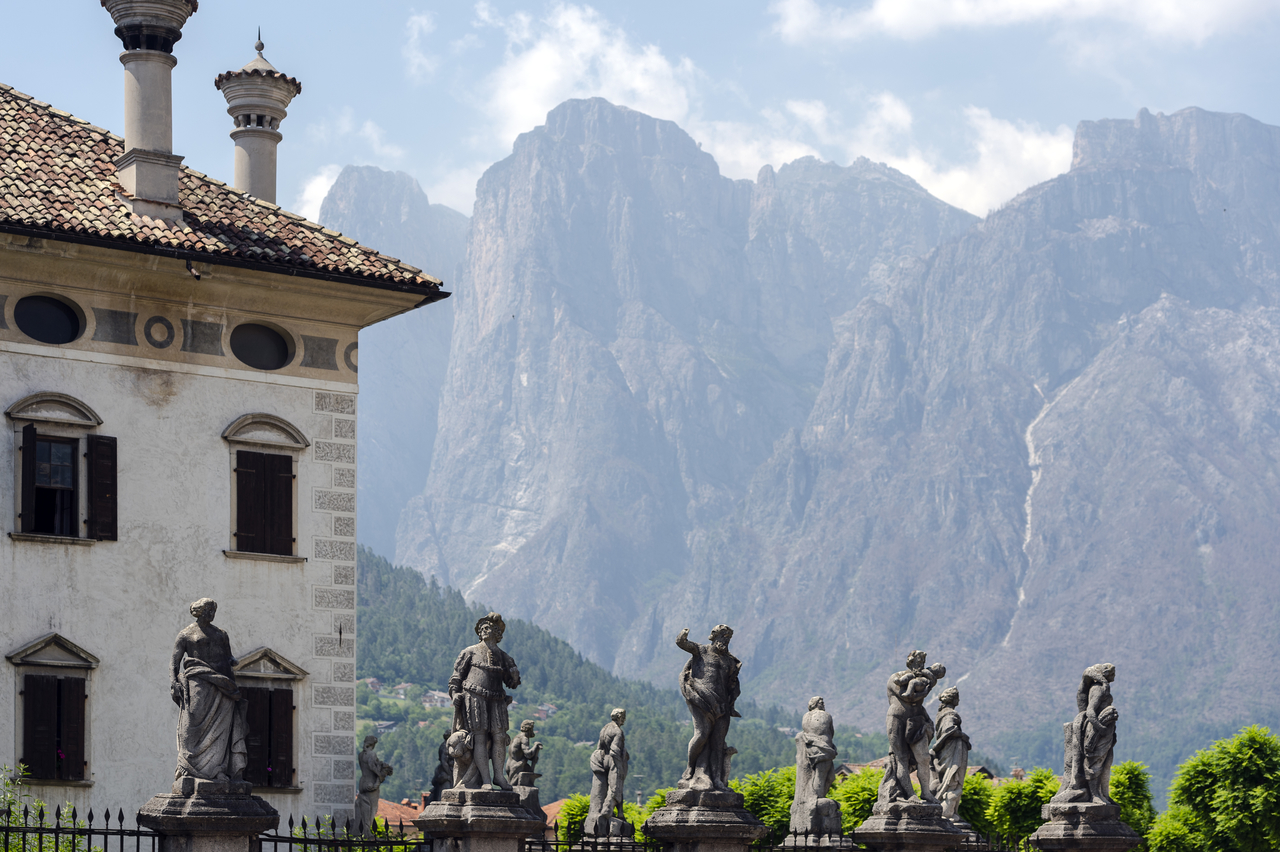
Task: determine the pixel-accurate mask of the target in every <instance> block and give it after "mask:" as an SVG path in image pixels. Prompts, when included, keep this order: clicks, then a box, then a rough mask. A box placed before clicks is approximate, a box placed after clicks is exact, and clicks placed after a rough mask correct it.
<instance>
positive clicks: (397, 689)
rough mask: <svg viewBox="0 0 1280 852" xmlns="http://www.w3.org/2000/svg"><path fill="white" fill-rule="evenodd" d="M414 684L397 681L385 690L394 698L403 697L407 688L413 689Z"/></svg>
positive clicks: (407, 691) (406, 693) (406, 692)
mask: <svg viewBox="0 0 1280 852" xmlns="http://www.w3.org/2000/svg"><path fill="white" fill-rule="evenodd" d="M414 686H415V684H412V683H397V684H396V685H395V686H393V687H391V688H390V689H388V690H387V692H388V693H389V694H390V695H391V696H392V697H394V698H400V699H403V698H405V697H406V696H407V695H408V694H409V690H410V689H413V687H414Z"/></svg>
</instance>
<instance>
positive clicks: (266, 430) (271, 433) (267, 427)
mask: <svg viewBox="0 0 1280 852" xmlns="http://www.w3.org/2000/svg"><path fill="white" fill-rule="evenodd" d="M222 437H223V438H225V439H226V440H228V441H230V442H232V443H235V444H259V445H266V446H269V447H287V448H288V449H291V450H304V449H306V448H307V447H309V446H311V442H310V441H308V440H307V436H306V435H304V434H302V430H301V429H299V428H298V427H297V426H294V425H293V424H292V423H290V422H289V421H288V420H285V419H284V418H283V417H276V416H275V415H274V414H246V415H245V416H243V417H241V418H239V419H238V420H236V422H234V423H232V424H231V425H230V426H228V427H227V428H226V431H224V432H223V433H222Z"/></svg>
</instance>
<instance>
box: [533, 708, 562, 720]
mask: <svg viewBox="0 0 1280 852" xmlns="http://www.w3.org/2000/svg"><path fill="white" fill-rule="evenodd" d="M557 712H559V708H557V707H556V705H554V704H539V705H538V709H537V710H534V711H533V715H534V716H535V717H537V718H539V719H550V718H551V717H552V716H554V715H556V713H557Z"/></svg>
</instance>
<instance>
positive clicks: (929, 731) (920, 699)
mask: <svg viewBox="0 0 1280 852" xmlns="http://www.w3.org/2000/svg"><path fill="white" fill-rule="evenodd" d="M946 673H947V670H946V668H945V667H944V666H941V665H938V664H936V663H935V664H934V665H932V666H929V667H927V668H926V667H925V653H924V651H912V652H911V653H910V654H908V655H907V668H906V671H901V672H894V674H893V675H891V676H890V677H889V683H888V685H887V687H886V690H887V692H888V695H889V712H888V714H887V715H886V717H885V725H886V727H887V729H888V734H889V765H888V766H886V767H885V771H884V780H883V781H881V782H880V790H879V794H878V795H877V796H876V804H886V803H889V802H919V801H921V800H923V801H925V802H928V803H929V804H934V805H936V804H938V799H937V797H936V796H935V795H934V794H933V781H932V777H931V772H930V758H929V741H930V740H932V739H933V720H931V719H930V718H929V714H928V713H927V712H926V711H925V709H924V700H925V698H926V697H927V696H928V695H929V692H930V691H931V690H932V689H933V688H934V687H935V686H937V685H938V680H939V679H940V678H942V677H944V676H945V675H946ZM912 769H914V770H915V771H916V777H917V778H918V779H919V780H920V796H919V798H917V797H916V796H915V792H914V790H912V788H911V770H912Z"/></svg>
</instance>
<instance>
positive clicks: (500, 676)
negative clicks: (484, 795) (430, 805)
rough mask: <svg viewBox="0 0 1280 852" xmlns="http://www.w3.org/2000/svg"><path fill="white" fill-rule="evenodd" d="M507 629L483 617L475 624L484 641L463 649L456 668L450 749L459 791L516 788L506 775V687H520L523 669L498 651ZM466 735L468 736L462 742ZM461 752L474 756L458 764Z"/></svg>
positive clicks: (452, 680) (496, 620) (452, 685)
mask: <svg viewBox="0 0 1280 852" xmlns="http://www.w3.org/2000/svg"><path fill="white" fill-rule="evenodd" d="M506 628H507V625H506V623H505V622H503V620H502V616H500V615H498V614H497V613H496V612H491V613H489V614H488V615H486V616H484V617H483V618H481V619H480V620H479V621H477V622H476V635H477V636H478V637H480V641H479V642H477V643H476V644H474V645H471V646H470V647H468V648H464V649H463V651H462V653H460V654H458V659H457V661H456V662H455V663H454V664H453V676H452V677H451V678H449V697H450V698H452V699H453V733H452V734H451V735H450V737H449V741H448V742H449V745H448V748H449V751H450V753H452V754H454V761H455V763H454V787H467V788H470V789H476V788H479V789H489V788H490V786H492V787H496V788H497V789H500V790H510V789H511V784H510V783H509V782H508V781H507V778H506V771H505V768H506V767H505V764H506V756H507V741H508V737H507V731H508V730H509V729H510V727H511V726H510V723H509V722H508V720H507V705H509V704H510V703H511V697H510V696H509V695H507V693H506V691H505V690H504V689H503V686H507V687H510V688H512V689H514V688H515V687H517V686H519V685H520V670H519V669H518V668H516V661H515V660H513V659H512V658H511V655H510V654H508V653H507V652H506V651H503V650H502V649H501V648H499V647H498V643H499V642H501V641H502V634H503V633H504V632H505V631H506ZM463 733H465V737H460V736H459V734H463ZM461 749H467V750H469V751H470V756H469V757H470V759H469V760H465V759H464V760H459V757H460V755H459V753H458V752H459V751H460V750H461ZM491 767H492V772H491V771H490V768H491ZM471 770H474V771H471Z"/></svg>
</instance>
